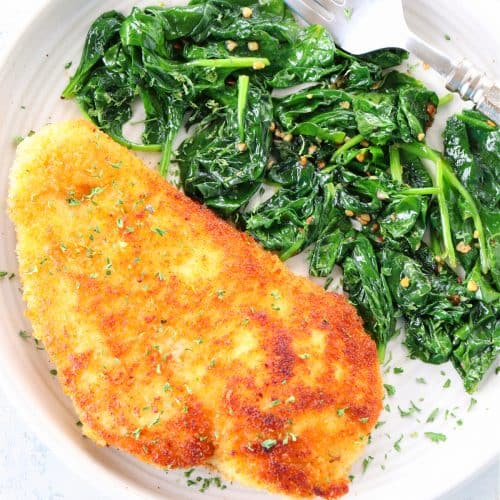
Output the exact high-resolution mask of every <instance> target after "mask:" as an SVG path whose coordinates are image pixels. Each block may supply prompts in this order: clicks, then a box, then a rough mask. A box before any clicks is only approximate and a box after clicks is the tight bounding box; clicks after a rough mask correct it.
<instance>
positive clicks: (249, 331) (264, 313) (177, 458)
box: [9, 120, 382, 498]
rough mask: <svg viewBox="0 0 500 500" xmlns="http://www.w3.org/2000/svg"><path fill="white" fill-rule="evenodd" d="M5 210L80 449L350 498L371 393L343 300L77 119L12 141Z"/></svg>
mask: <svg viewBox="0 0 500 500" xmlns="http://www.w3.org/2000/svg"><path fill="white" fill-rule="evenodd" d="M9 211H10V215H11V218H12V220H13V221H14V223H15V227H16V231H17V241H18V243H17V252H18V257H19V264H20V274H21V278H22V283H23V287H24V299H25V301H26V303H27V315H28V317H29V319H30V320H31V323H32V326H33V335H34V336H35V337H36V338H37V339H39V340H41V341H42V342H43V344H44V345H45V348H46V350H47V351H48V353H49V355H50V358H51V360H52V361H53V362H54V363H55V365H56V367H57V371H58V377H59V380H60V383H61V384H62V386H63V388H64V391H65V392H66V393H67V394H68V395H69V396H70V397H71V399H72V401H73V403H74V406H75V409H76V412H77V413H78V416H79V418H80V420H81V421H82V423H83V432H84V433H85V434H86V435H87V436H88V437H90V438H91V439H93V440H94V441H95V442H96V443H98V444H100V445H105V444H107V445H111V446H114V447H117V448H119V449H122V450H125V451H127V452H129V453H131V454H133V455H135V456H136V457H138V458H140V459H142V460H144V461H146V462H149V463H151V464H155V465H157V466H161V467H191V466H195V465H199V464H208V465H211V466H213V467H215V468H216V469H217V470H218V471H220V473H221V474H223V475H224V476H225V477H226V478H229V479H232V480H237V481H240V482H242V483H245V484H248V485H252V486H255V487H259V488H266V489H267V490H269V491H273V492H278V493H282V494H289V495H294V496H313V495H319V496H323V497H326V498H335V497H338V496H340V495H342V494H344V493H346V492H347V490H348V479H347V474H348V471H349V469H350V467H351V465H352V463H353V462H354V461H355V460H356V458H357V457H358V456H359V455H360V453H361V452H362V451H363V449H364V447H365V445H366V443H367V439H368V434H369V433H370V431H371V430H372V428H373V426H374V424H375V423H376V421H377V418H378V416H379V412H380V410H381V400H382V389H381V377H380V371H379V364H378V361H377V353H376V347H375V344H374V342H373V341H372V339H371V338H370V337H369V336H368V335H367V334H366V333H365V332H364V330H363V327H362V323H361V320H360V318H359V317H358V315H357V314H356V311H355V309H354V308H353V307H352V306H351V305H350V304H349V303H348V302H347V301H346V300H345V298H344V297H342V296H340V295H337V294H334V293H327V292H325V291H324V290H323V289H322V288H321V287H319V286H318V285H316V284H314V283H312V282H311V281H310V280H308V279H306V278H302V277H297V276H295V275H293V274H292V273H291V272H290V271H289V270H288V269H287V268H286V267H285V266H284V264H282V263H281V262H280V260H279V259H278V258H277V257H276V256H274V255H272V254H271V253H269V252H266V251H264V250H263V249H262V248H261V247H260V246H259V245H258V244H257V243H256V242H255V241H253V240H252V239H251V238H250V237H249V236H248V235H246V234H244V233H242V232H239V231H237V230H236V229H234V228H233V227H232V226H231V225H229V224H228V223H226V222H224V221H222V220H220V219H218V218H217V217H216V216H215V215H214V214H213V213H211V212H210V211H209V210H208V209H206V208H204V207H202V206H200V205H199V204H197V203H195V202H194V201H192V200H190V199H189V198H187V197H186V196H185V195H184V194H182V193H181V192H179V191H178V190H176V189H175V188H174V187H172V186H171V185H170V184H169V183H167V182H166V181H165V180H164V179H163V178H161V177H160V175H159V174H158V173H157V172H154V171H153V170H150V169H149V168H147V167H146V166H145V165H144V164H143V163H142V161H141V160H140V159H138V158H137V157H136V156H135V155H133V154H132V153H130V152H129V151H128V150H126V149H125V148H123V147H122V146H120V145H118V144H116V143H114V142H113V141H112V140H111V139H110V138H109V137H108V136H106V135H105V134H103V133H102V132H100V131H98V130H97V129H96V128H95V127H94V126H93V125H91V124H90V123H88V122H86V121H83V120H82V121H72V122H66V123H61V124H58V125H49V126H47V127H45V128H43V129H42V130H41V131H40V132H39V133H37V134H35V135H34V136H33V137H31V138H28V139H26V140H25V141H23V143H22V144H21V145H20V146H19V149H18V153H17V159H16V163H15V166H14V168H13V171H12V174H11V187H10V194H9Z"/></svg>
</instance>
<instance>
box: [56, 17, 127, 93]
mask: <svg viewBox="0 0 500 500" xmlns="http://www.w3.org/2000/svg"><path fill="white" fill-rule="evenodd" d="M123 20H124V17H123V15H122V14H120V13H118V12H116V11H110V12H106V13H104V14H102V15H101V16H99V17H98V18H97V19H96V20H95V21H94V22H93V23H92V26H91V27H90V29H89V31H88V33H87V38H86V40H85V45H84V47H83V52H82V57H81V59H80V64H79V65H78V68H77V70H76V72H75V74H74V75H73V76H72V77H71V79H70V81H69V84H68V85H67V87H66V88H65V89H64V91H63V93H62V95H63V97H65V98H70V97H74V96H75V95H77V94H78V93H79V92H80V90H81V89H82V87H83V86H84V85H85V83H86V81H87V79H88V77H89V75H90V73H91V71H92V70H93V68H94V67H95V66H96V64H97V63H98V62H99V61H100V59H101V58H102V57H103V56H104V54H105V52H106V50H107V49H108V48H109V47H111V46H112V45H113V44H114V43H115V42H116V40H117V38H118V35H119V32H120V27H121V24H122V22H123Z"/></svg>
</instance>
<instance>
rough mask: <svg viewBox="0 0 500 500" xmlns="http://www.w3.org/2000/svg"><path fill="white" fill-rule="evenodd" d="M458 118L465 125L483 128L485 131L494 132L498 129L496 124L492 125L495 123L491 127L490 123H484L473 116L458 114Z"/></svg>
mask: <svg viewBox="0 0 500 500" xmlns="http://www.w3.org/2000/svg"><path fill="white" fill-rule="evenodd" d="M456 117H457V118H458V119H459V120H460V121H462V122H464V123H467V124H469V125H472V126H473V127H478V128H482V129H484V130H492V129H494V128H495V127H496V124H495V123H494V122H491V123H493V125H491V124H490V123H488V122H485V121H484V122H483V121H482V120H478V119H477V118H473V117H472V116H467V115H464V114H458V115H456Z"/></svg>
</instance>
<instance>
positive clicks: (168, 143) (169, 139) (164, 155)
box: [160, 130, 175, 177]
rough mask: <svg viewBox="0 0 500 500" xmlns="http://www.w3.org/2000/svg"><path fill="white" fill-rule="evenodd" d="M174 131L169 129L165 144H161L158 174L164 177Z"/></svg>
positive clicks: (168, 165) (168, 163)
mask: <svg viewBox="0 0 500 500" xmlns="http://www.w3.org/2000/svg"><path fill="white" fill-rule="evenodd" d="M174 135H175V133H172V131H170V130H169V132H168V134H167V138H166V140H165V144H164V145H163V152H162V155H161V160H160V175H161V176H162V177H166V176H167V175H168V169H169V167H170V159H171V157H172V143H173V139H174Z"/></svg>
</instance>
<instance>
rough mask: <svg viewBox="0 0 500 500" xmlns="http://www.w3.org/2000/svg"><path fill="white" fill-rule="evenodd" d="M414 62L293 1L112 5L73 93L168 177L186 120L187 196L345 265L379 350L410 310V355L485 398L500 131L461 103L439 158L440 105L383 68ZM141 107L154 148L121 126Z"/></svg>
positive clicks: (495, 342)
mask: <svg viewBox="0 0 500 500" xmlns="http://www.w3.org/2000/svg"><path fill="white" fill-rule="evenodd" d="M406 57H407V54H406V53H405V52H403V51H400V50H383V51H377V52H374V53H372V54H369V55H366V56H362V57H359V56H356V57H355V56H352V55H350V54H348V53H346V52H344V51H342V50H341V49H340V48H338V47H336V46H335V44H334V41H333V40H332V38H331V37H330V35H329V34H328V33H327V32H326V31H325V29H324V28H322V27H321V26H317V25H314V26H308V27H306V28H302V27H300V26H298V24H297V23H296V21H295V19H294V18H293V16H292V15H291V13H290V11H289V10H288V9H287V8H286V7H285V5H284V3H283V1H282V0H260V2H257V3H252V2H251V1H246V0H204V1H202V0H193V1H191V2H190V4H189V5H188V6H186V7H171V8H165V7H148V8H145V9H139V8H134V9H133V10H132V12H131V14H130V15H129V16H127V17H124V16H123V15H122V14H119V13H117V12H114V11H113V12H109V13H106V14H103V15H102V16H101V17H99V18H98V19H97V20H96V21H95V22H94V23H93V25H92V26H91V28H90V31H89V33H88V36H87V40H86V43H85V47H84V51H83V55H82V60H81V62H80V65H79V67H78V69H77V71H76V73H75V75H74V76H73V77H72V78H71V80H70V82H69V85H68V86H67V88H66V89H65V90H64V93H63V96H64V97H66V98H76V100H77V102H78V104H79V105H80V107H81V109H82V111H83V112H84V113H85V115H87V116H88V117H89V118H90V119H91V120H93V121H94V122H95V123H96V124H97V125H98V126H99V127H101V128H102V129H103V130H105V131H106V132H107V133H108V134H110V135H111V136H112V137H113V138H114V139H115V140H117V141H118V142H120V143H122V144H124V145H126V146H128V147H130V148H132V149H136V150H145V151H162V159H161V162H160V172H161V173H162V174H163V175H166V174H167V172H168V167H169V164H170V161H171V158H172V154H173V152H172V149H173V140H174V138H175V136H176V134H177V133H178V131H179V130H180V129H181V127H182V126H184V125H185V126H186V127H187V128H188V129H189V130H190V131H191V132H192V133H191V135H190V136H189V137H188V138H187V139H185V140H184V141H183V142H182V144H181V145H180V147H179V149H178V152H177V154H176V161H177V162H178V165H179V168H180V179H181V183H182V187H183V188H184V190H185V192H186V193H187V194H188V195H189V196H191V197H193V198H195V199H197V200H199V201H201V202H203V203H205V204H206V205H207V206H209V207H211V208H212V209H214V210H215V211H216V212H217V213H218V214H219V215H221V216H222V217H225V218H227V219H229V220H231V221H233V222H234V223H235V224H236V225H237V226H238V227H240V228H242V229H244V230H246V231H248V232H249V233H250V234H251V235H253V236H254V237H255V238H256V239H257V240H258V241H259V242H261V244H262V245H263V246H264V247H265V248H267V249H269V250H273V251H275V252H277V253H278V254H279V255H280V257H281V258H282V259H283V260H286V259H288V258H290V257H292V256H293V255H295V254H297V253H299V252H302V251H304V250H305V251H307V254H308V261H309V272H310V274H311V275H312V276H316V277H323V278H326V282H327V284H328V283H329V282H330V281H331V279H332V274H333V272H334V268H335V266H337V265H338V266H341V268H342V270H343V288H344V290H345V291H347V292H348V294H349V299H350V300H351V302H352V303H353V304H355V305H356V307H357V309H358V311H359V313H360V314H361V316H362V317H363V319H364V321H365V326H366V328H367V330H368V331H369V332H370V333H371V334H372V336H373V338H374V339H375V340H376V342H377V345H378V349H379V354H380V357H381V359H382V358H383V356H384V352H385V348H386V345H387V342H388V340H389V339H390V338H391V337H393V336H394V335H395V334H396V333H397V327H396V320H397V319H398V318H403V319H404V321H405V324H406V336H405V340H404V343H405V344H406V346H407V348H408V350H409V352H410V355H411V356H413V357H418V358H420V359H422V360H423V361H426V362H430V363H443V362H446V361H448V360H451V361H452V363H453V364H454V366H455V368H456V369H457V371H458V372H459V373H460V375H461V376H462V378H463V381H464V386H465V388H466V390H467V391H469V392H472V391H474V390H475V389H476V388H477V386H478V384H479V382H480V381H481V379H482V377H483V376H484V374H485V373H486V371H487V370H488V368H489V367H490V366H491V364H492V363H493V361H494V360H495V358H496V356H497V354H498V351H499V350H500V324H499V311H500V307H499V305H500V246H499V244H498V239H499V238H500V204H499V202H500V187H499V183H498V179H499V178H500V131H499V128H498V127H497V126H496V124H494V123H492V122H491V121H489V120H487V119H486V118H485V117H483V116H482V115H481V114H479V113H477V112H475V111H464V112H463V113H461V114H459V115H456V116H454V117H452V118H450V119H449V120H448V123H447V126H446V130H445V132H444V155H442V154H440V153H438V152H436V151H434V150H432V149H431V148H429V147H428V146H427V145H426V144H425V141H424V139H425V132H426V130H427V128H428V127H429V126H430V125H431V124H432V121H433V118H434V115H435V113H436V110H437V107H438V104H439V101H438V97H437V95H436V94H435V93H434V92H432V91H431V90H429V89H427V88H425V87H424V86H423V85H422V84H421V83H420V82H419V81H417V80H415V79H414V78H412V77H411V76H408V75H406V74H403V73H399V72H397V71H390V70H388V68H390V67H392V66H396V65H398V64H400V63H401V62H402V61H403V60H404V59H405V58H406ZM304 84H305V85H304ZM297 85H300V87H299V88H297V87H296V88H293V89H292V88H291V87H295V86H297ZM275 89H287V90H285V91H284V94H286V96H285V97H276V92H275ZM281 92H282V95H284V94H283V91H281ZM136 100H141V101H142V103H143V107H144V110H145V115H146V118H145V121H144V132H143V136H142V141H143V142H142V143H141V144H136V143H133V142H131V141H130V140H128V139H127V138H125V137H124V135H123V132H122V130H123V126H124V124H125V123H127V122H128V121H129V120H130V119H131V117H132V105H133V103H134V101H136ZM264 185H266V186H268V189H269V190H273V194H272V195H271V196H270V197H267V199H266V201H263V202H257V204H256V201H255V200H256V196H255V195H256V194H257V193H258V192H260V191H261V190H262V188H263V186H264ZM249 202H251V203H249ZM250 206H251V207H252V208H251V209H250V208H249V207H250ZM457 270H458V271H461V274H460V272H459V273H458V274H457V272H456V271H457ZM460 276H461V277H460Z"/></svg>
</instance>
